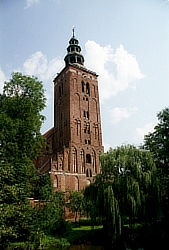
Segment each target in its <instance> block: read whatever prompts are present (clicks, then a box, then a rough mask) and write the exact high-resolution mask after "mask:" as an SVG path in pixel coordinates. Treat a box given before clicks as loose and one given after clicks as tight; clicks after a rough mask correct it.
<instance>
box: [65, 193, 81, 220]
mask: <svg viewBox="0 0 169 250" xmlns="http://www.w3.org/2000/svg"><path fill="white" fill-rule="evenodd" d="M66 199H67V201H68V202H67V203H66V206H67V207H68V208H69V210H71V211H72V212H73V213H75V221H76V220H77V214H78V212H79V213H81V212H82V210H83V201H84V197H83V193H82V192H81V191H73V190H69V191H67V197H66Z"/></svg>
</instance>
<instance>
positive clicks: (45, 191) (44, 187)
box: [34, 173, 53, 201]
mask: <svg viewBox="0 0 169 250" xmlns="http://www.w3.org/2000/svg"><path fill="white" fill-rule="evenodd" d="M52 192H53V188H52V183H51V179H50V175H49V173H44V174H38V175H37V176H36V180H35V185H34V198H35V199H38V200H40V201H48V200H51V199H52V197H53V193H52Z"/></svg>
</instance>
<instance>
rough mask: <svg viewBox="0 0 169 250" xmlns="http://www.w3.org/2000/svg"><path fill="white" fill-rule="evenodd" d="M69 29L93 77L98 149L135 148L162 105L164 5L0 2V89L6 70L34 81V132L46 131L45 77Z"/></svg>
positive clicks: (52, 71)
mask: <svg viewBox="0 0 169 250" xmlns="http://www.w3.org/2000/svg"><path fill="white" fill-rule="evenodd" d="M73 26H75V35H76V37H77V38H78V39H79V42H80V46H81V48H82V53H83V55H84V57H85V66H86V67H87V68H88V69H90V70H93V71H95V72H97V73H98V75H99V78H98V80H99V93H100V105H101V118H102V133H103V144H104V146H105V149H107V148H108V147H110V146H111V147H113V148H114V147H116V146H120V145H122V144H134V145H136V146H138V145H140V144H142V143H143V137H144V135H145V134H147V133H148V132H150V131H152V129H153V127H154V125H155V124H156V123H157V119H156V115H157V112H159V111H161V110H162V109H164V108H165V107H168V106H169V0H118V1H117V0H116V1H115V0H27V1H26V0H16V1H14V0H1V1H0V91H2V88H3V82H4V81H5V80H8V79H9V78H10V77H11V73H12V72H13V71H21V72H22V73H23V74H29V75H35V76H37V77H38V78H39V79H40V80H42V81H43V83H44V88H45V89H46V96H47V107H46V109H45V110H44V114H45V116H46V121H45V123H44V124H43V127H42V132H45V131H47V130H48V129H49V128H51V127H52V126H53V79H54V77H55V76H56V74H57V73H58V72H60V71H61V69H62V68H63V67H64V62H63V58H64V56H65V55H66V48H67V46H68V42H69V39H70V38H71V36H72V27H73Z"/></svg>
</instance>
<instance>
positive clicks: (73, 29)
mask: <svg viewBox="0 0 169 250" xmlns="http://www.w3.org/2000/svg"><path fill="white" fill-rule="evenodd" d="M72 32H73V37H75V26H73V28H72Z"/></svg>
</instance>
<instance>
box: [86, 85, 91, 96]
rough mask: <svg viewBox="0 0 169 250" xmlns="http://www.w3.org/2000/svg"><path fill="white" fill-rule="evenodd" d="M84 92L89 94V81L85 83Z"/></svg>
mask: <svg viewBox="0 0 169 250" xmlns="http://www.w3.org/2000/svg"><path fill="white" fill-rule="evenodd" d="M86 94H88V95H90V86H89V83H88V82H87V83H86Z"/></svg>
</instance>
